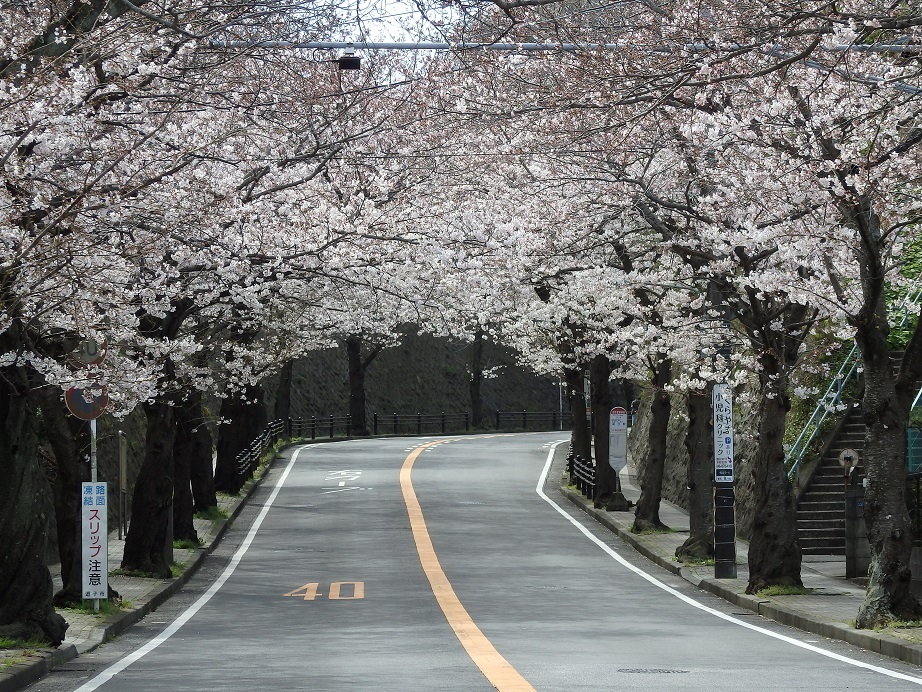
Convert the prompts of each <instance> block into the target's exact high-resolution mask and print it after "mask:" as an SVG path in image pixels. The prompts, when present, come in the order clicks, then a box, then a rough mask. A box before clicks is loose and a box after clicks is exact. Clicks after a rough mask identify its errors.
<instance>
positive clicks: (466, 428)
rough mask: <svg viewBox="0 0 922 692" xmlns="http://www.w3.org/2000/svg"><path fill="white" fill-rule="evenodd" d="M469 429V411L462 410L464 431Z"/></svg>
mask: <svg viewBox="0 0 922 692" xmlns="http://www.w3.org/2000/svg"><path fill="white" fill-rule="evenodd" d="M470 431H471V413H470V411H465V412H464V432H470Z"/></svg>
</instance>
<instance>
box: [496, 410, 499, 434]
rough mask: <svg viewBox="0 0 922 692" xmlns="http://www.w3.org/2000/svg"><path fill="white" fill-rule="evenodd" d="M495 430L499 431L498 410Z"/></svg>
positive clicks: (497, 411)
mask: <svg viewBox="0 0 922 692" xmlns="http://www.w3.org/2000/svg"><path fill="white" fill-rule="evenodd" d="M496 429H497V430H499V409H497V410H496Z"/></svg>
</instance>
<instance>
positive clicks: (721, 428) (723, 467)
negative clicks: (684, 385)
mask: <svg viewBox="0 0 922 692" xmlns="http://www.w3.org/2000/svg"><path fill="white" fill-rule="evenodd" d="M711 401H712V403H713V406H714V481H715V482H717V483H733V481H734V478H733V392H732V390H731V389H730V385H728V384H715V385H714V392H713V394H712V397H711Z"/></svg>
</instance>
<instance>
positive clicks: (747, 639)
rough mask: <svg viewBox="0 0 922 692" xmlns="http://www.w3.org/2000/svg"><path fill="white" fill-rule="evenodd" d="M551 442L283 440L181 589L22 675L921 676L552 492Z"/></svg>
mask: <svg viewBox="0 0 922 692" xmlns="http://www.w3.org/2000/svg"><path fill="white" fill-rule="evenodd" d="M559 440H561V435H560V434H559V433H558V434H554V433H542V434H523V435H479V436H462V437H457V438H450V437H443V438H432V437H430V438H392V439H371V440H360V441H348V442H340V443H329V444H317V445H307V446H304V447H299V448H293V449H291V450H289V451H288V452H286V459H285V460H284V461H281V462H277V463H276V464H275V465H274V466H273V468H272V470H271V471H270V473H269V475H268V477H267V478H266V479H265V481H264V482H263V484H262V486H261V487H260V489H259V490H258V491H257V492H256V494H255V495H254V496H253V498H252V499H251V501H250V503H249V504H248V505H247V507H246V508H245V509H244V511H243V512H242V514H241V515H240V517H239V518H238V519H237V521H236V522H235V523H234V525H233V526H232V527H231V529H230V531H229V532H228V534H227V535H226V537H225V539H224V541H223V542H222V543H221V545H220V546H219V547H218V549H217V550H216V551H215V553H214V554H213V555H211V556H209V558H208V559H207V560H206V561H205V564H204V566H203V567H202V569H201V570H200V571H199V573H198V574H197V575H196V576H195V578H193V579H192V580H191V581H190V582H189V583H188V584H187V586H186V588H185V589H184V590H183V591H182V592H181V593H180V594H178V595H177V596H175V597H174V598H172V599H171V600H170V601H169V602H168V603H166V604H165V605H163V606H161V608H160V609H159V610H157V611H156V612H154V613H152V614H151V615H149V616H148V617H147V618H145V619H144V620H143V621H142V622H141V623H139V624H138V625H135V626H134V627H132V628H131V629H130V630H129V631H128V632H127V633H125V634H124V635H122V636H121V637H119V638H118V639H116V640H114V641H112V642H108V643H106V644H104V645H102V646H100V647H99V648H98V649H96V650H95V651H93V652H91V653H89V654H86V655H84V656H81V657H79V658H78V659H76V660H74V661H72V662H70V663H68V664H66V665H64V666H61V667H59V668H57V669H55V671H54V672H52V673H51V674H49V675H48V676H46V677H45V678H44V679H43V680H41V681H39V682H37V683H35V684H33V685H32V686H31V687H30V688H29V689H31V690H41V691H44V692H57V691H63V690H79V691H80V692H90V691H91V690H96V689H100V690H103V691H104V692H114V691H116V690H124V691H130V692H147V691H153V690H163V691H170V692H176V691H179V690H195V691H196V692H199V691H202V690H234V691H241V692H242V691H244V690H246V691H250V690H279V691H281V690H312V691H313V690H318V691H319V690H397V691H400V692H411V691H417V690H419V691H430V690H475V691H476V690H485V691H486V690H491V689H494V688H499V689H501V690H530V689H535V690H619V691H622V690H623V691H632V690H697V689H701V690H734V691H736V690H739V691H742V692H755V691H757V690H772V691H773V692H777V691H779V690H810V691H812V692H816V691H820V690H888V691H890V690H893V691H895V690H910V689H911V690H922V670H920V669H917V668H914V667H912V666H908V665H904V664H901V663H898V662H895V661H892V660H890V659H885V658H882V657H880V656H878V655H875V654H871V653H869V652H866V651H862V650H860V649H857V648H854V647H851V646H848V645H846V644H843V643H839V642H833V641H828V640H823V639H822V638H820V637H817V636H816V635H811V634H807V633H803V632H800V631H798V630H793V629H789V628H786V627H782V626H779V625H777V624H774V623H772V622H770V621H766V620H764V619H763V618H760V617H758V616H756V615H753V614H751V613H739V612H735V610H734V609H733V607H732V606H731V605H729V604H728V603H726V602H724V601H722V600H721V599H718V598H716V597H714V596H710V595H708V594H705V593H703V592H700V591H698V590H697V589H695V588H694V587H692V586H691V585H689V584H687V583H686V582H684V581H683V580H681V579H680V578H679V577H677V576H674V575H671V574H668V573H666V572H664V571H662V570H659V569H658V568H656V567H655V566H654V565H652V563H650V562H648V561H646V560H645V559H643V558H642V557H639V556H638V555H637V554H636V553H634V552H633V551H632V550H631V549H630V548H629V547H627V546H625V545H624V544H622V543H621V542H620V540H619V539H617V538H614V537H612V536H611V535H610V534H608V532H607V531H605V530H604V529H602V528H601V527H599V526H598V525H596V524H595V523H594V522H592V521H591V520H590V519H588V518H587V517H585V516H584V515H582V514H581V513H579V512H577V511H576V510H575V509H571V508H570V507H569V506H568V504H567V503H566V501H565V500H563V498H562V496H561V495H560V494H559V492H558V491H557V490H556V489H557V486H558V481H559V479H560V475H561V473H562V461H561V457H562V454H561V453H558V454H557V455H556V456H557V458H556V460H553V457H554V443H556V442H557V441H559ZM564 445H565V443H564ZM562 451H563V450H562V449H561V450H558V452H562ZM552 461H553V463H552ZM545 477H546V481H545V480H544V479H545Z"/></svg>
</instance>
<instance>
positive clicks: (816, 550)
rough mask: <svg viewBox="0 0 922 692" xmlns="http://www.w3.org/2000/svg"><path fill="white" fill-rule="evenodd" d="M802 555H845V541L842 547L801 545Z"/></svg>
mask: <svg viewBox="0 0 922 692" xmlns="http://www.w3.org/2000/svg"><path fill="white" fill-rule="evenodd" d="M800 554H801V555H845V542H844V541H843V542H842V547H841V548H839V547H838V546H807V545H801V546H800Z"/></svg>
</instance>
